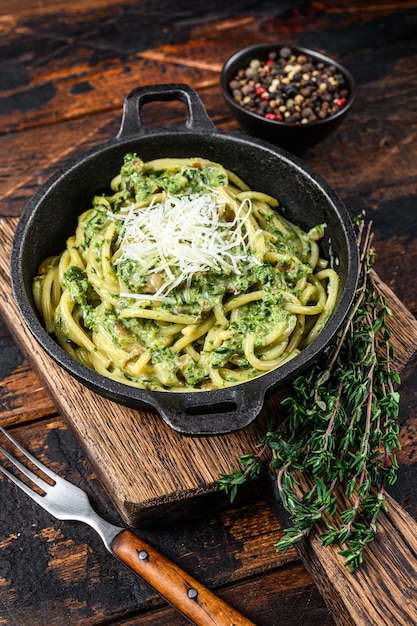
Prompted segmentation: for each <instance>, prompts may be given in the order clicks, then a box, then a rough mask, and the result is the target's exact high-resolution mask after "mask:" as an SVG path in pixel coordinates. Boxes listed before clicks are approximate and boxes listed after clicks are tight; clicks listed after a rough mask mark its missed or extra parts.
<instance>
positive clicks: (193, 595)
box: [187, 588, 198, 600]
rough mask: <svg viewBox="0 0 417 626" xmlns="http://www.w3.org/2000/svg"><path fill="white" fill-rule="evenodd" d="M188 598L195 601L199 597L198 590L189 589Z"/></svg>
mask: <svg viewBox="0 0 417 626" xmlns="http://www.w3.org/2000/svg"><path fill="white" fill-rule="evenodd" d="M187 595H188V597H189V598H190V600H195V599H196V597H197V596H198V591H197V589H192V588H191V589H189V590H188V592H187Z"/></svg>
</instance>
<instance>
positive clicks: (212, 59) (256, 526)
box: [0, 0, 417, 626]
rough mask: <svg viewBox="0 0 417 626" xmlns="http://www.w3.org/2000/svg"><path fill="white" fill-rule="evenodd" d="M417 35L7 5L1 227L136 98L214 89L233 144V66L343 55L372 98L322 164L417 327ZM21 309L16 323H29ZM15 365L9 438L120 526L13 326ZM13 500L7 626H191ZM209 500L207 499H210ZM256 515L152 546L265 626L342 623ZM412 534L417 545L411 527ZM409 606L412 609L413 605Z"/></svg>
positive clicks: (330, 19) (387, 16)
mask: <svg viewBox="0 0 417 626" xmlns="http://www.w3.org/2000/svg"><path fill="white" fill-rule="evenodd" d="M87 6H88V10H87V8H86V7H87ZM203 13H205V15H203ZM416 24H417V12H416V3H415V0H400V1H399V2H397V3H392V2H391V3H375V2H364V1H363V0H341V1H340V2H338V3H337V5H336V4H335V3H334V2H331V0H323V2H320V3H317V2H300V1H295V2H290V1H285V0H282V1H280V2H278V3H270V2H257V3H256V2H245V3H239V2H238V0H231V2H229V3H221V2H215V1H214V0H209V1H208V2H206V3H204V4H203V6H202V7H201V5H199V4H198V3H194V4H193V3H191V2H185V1H184V2H181V3H178V6H177V5H172V3H169V2H165V3H164V2H162V3H159V4H158V6H156V5H154V4H152V2H149V1H148V0H140V1H138V0H115V1H114V2H109V0H88V1H87V3H86V2H85V1H83V0H74V2H72V3H68V2H63V0H5V1H4V2H2V3H1V6H0V32H1V34H2V38H1V41H0V58H1V59H2V63H1V64H0V65H1V67H0V75H1V79H2V80H1V85H0V91H1V102H0V135H1V137H0V141H1V143H0V151H1V154H2V167H1V171H0V201H1V203H0V215H1V216H4V217H5V218H6V219H7V218H9V217H12V216H16V217H17V216H18V215H19V214H20V212H21V210H22V208H23V206H24V204H25V202H26V200H27V199H28V198H29V197H30V196H31V195H32V194H33V193H34V192H35V191H36V189H37V188H38V186H39V184H40V183H42V182H43V181H44V180H46V178H48V177H49V176H50V174H51V173H52V171H54V170H55V169H56V168H57V167H59V165H60V164H63V163H65V162H67V161H68V160H69V159H71V158H73V157H74V156H77V155H78V154H80V153H81V152H83V151H84V150H85V149H87V148H89V147H91V146H92V145H97V144H99V143H102V142H104V141H106V140H107V139H108V138H110V137H111V136H113V135H114V134H115V132H117V129H118V126H119V123H120V105H121V101H122V99H123V96H124V95H125V93H126V92H127V91H129V90H130V89H131V88H134V87H137V86H138V85H139V84H144V82H147V81H150V80H151V81H152V82H155V81H156V82H167V78H169V79H170V78H171V76H175V77H176V78H177V79H181V80H183V79H185V81H186V82H188V83H189V84H191V85H192V86H193V87H195V88H196V89H198V91H199V93H200V95H201V97H202V99H203V102H204V104H205V105H206V108H207V110H208V113H209V115H210V117H211V119H212V120H213V121H214V123H215V124H216V125H217V126H218V127H219V128H221V129H223V130H228V131H230V130H234V129H237V128H238V126H237V123H236V121H235V120H234V119H233V117H232V115H231V114H230V112H228V111H227V109H226V107H225V105H224V103H223V101H222V99H221V96H220V92H219V88H218V80H217V79H218V68H219V67H220V65H221V63H222V62H223V61H224V60H225V59H226V57H227V56H228V54H229V53H230V52H233V51H234V50H236V49H238V48H239V47H241V46H242V45H247V44H250V43H254V42H257V41H259V40H263V41H284V40H285V41H293V42H294V43H297V44H299V45H305V46H309V47H314V48H316V49H320V50H322V51H324V52H327V53H329V54H332V55H334V56H335V57H336V58H338V59H339V60H341V61H342V62H345V63H346V64H347V65H348V66H349V67H350V69H351V70H352V71H353V73H354V74H355V76H356V78H357V81H358V87H359V89H358V98H357V102H356V104H355V107H354V109H353V110H352V112H351V115H350V116H349V119H348V121H347V122H346V123H344V124H343V125H342V127H341V128H340V129H339V130H338V131H337V133H335V134H334V135H333V136H332V138H331V139H329V140H327V141H326V142H324V143H323V144H321V145H320V146H318V147H317V148H315V149H313V150H311V151H309V153H308V154H307V155H306V160H307V162H308V163H309V164H310V165H312V166H313V167H314V168H315V169H316V170H317V171H318V172H319V173H321V174H322V175H323V176H324V178H325V179H326V180H327V181H328V182H329V183H330V184H331V185H332V186H333V187H334V188H335V189H336V190H337V191H338V192H339V194H340V195H341V197H342V198H343V200H344V201H345V203H346V205H347V206H348V209H349V210H350V211H351V213H352V214H358V213H359V212H360V211H361V210H363V209H364V210H366V212H367V215H368V217H369V218H371V219H372V220H373V222H374V232H375V246H376V250H377V266H376V269H377V271H378V275H379V276H380V277H381V278H382V279H383V281H384V282H385V284H387V285H389V286H390V287H392V288H393V289H394V291H395V293H396V294H397V295H398V296H399V297H400V299H401V301H402V303H404V304H405V306H406V307H407V308H408V309H409V310H410V311H412V312H413V313H414V315H416V314H417V272H416V271H415V267H416V265H415V259H416V250H417V248H416V245H417V239H416V233H417V222H416V220H417V212H416V211H415V207H416V163H417V141H415V138H416V124H415V120H416V117H415V110H416V94H417V74H416V72H415V60H416V52H417V46H416V43H417V39H416V37H415V33H416ZM100 76H102V80H99V77H100ZM148 119H149V122H150V123H151V124H155V125H156V124H158V125H159V124H164V123H168V122H169V121H171V119H172V121H177V120H176V113H173V115H172V117H170V114H169V113H168V112H163V114H162V115H161V111H160V110H157V111H155V110H151V111H150V112H149V118H148ZM2 254H3V252H1V253H0V257H1V255H2ZM1 272H2V268H0V274H1ZM6 297H7V296H6ZM8 306H9V305H8V303H4V306H3V308H4V309H8ZM8 310H9V312H10V315H13V307H11V308H10V309H8ZM407 328H408V325H407V324H406V325H405V331H404V334H401V328H399V329H398V336H399V337H400V338H401V340H402V342H403V343H404V345H405V346H407V340H408V337H407V335H406V331H407ZM0 351H1V352H0V357H1V358H0V370H1V372H0V373H1V376H0V378H1V385H0V410H1V418H2V424H5V425H7V426H13V427H14V428H13V430H16V434H17V435H18V436H19V438H21V439H23V441H24V443H26V445H28V446H29V447H31V449H32V450H33V451H34V452H35V453H39V454H40V455H41V458H43V460H45V461H46V462H48V464H52V465H53V467H54V469H56V470H57V471H59V472H60V473H62V475H64V476H65V477H67V478H69V479H71V480H76V481H77V482H78V484H80V485H82V486H83V487H84V488H86V489H87V490H88V491H89V493H90V495H92V496H93V500H94V502H95V504H96V505H97V506H98V508H99V511H100V512H101V513H102V514H103V515H104V516H105V517H107V519H110V520H111V519H113V520H114V521H115V522H116V523H119V522H120V520H119V519H118V518H117V515H116V514H115V513H114V511H113V509H112V505H111V502H110V500H109V499H108V498H107V494H106V492H105V491H104V490H103V488H102V485H101V483H100V481H98V480H97V477H96V475H95V474H94V473H92V469H91V467H90V464H89V462H88V460H87V459H86V458H85V456H84V455H83V453H82V451H80V449H79V447H78V446H77V442H76V440H75V439H74V437H73V434H72V430H69V429H67V428H65V425H64V424H63V422H62V419H61V418H60V416H59V415H58V412H57V407H56V405H55V403H54V402H53V401H52V400H51V398H50V397H49V396H48V394H47V393H46V392H45V388H44V386H43V383H42V381H40V380H39V379H38V377H37V376H36V374H35V373H34V371H33V370H32V369H31V367H30V365H29V362H28V361H27V359H25V358H23V356H22V355H21V354H20V352H19V351H18V348H17V347H16V345H15V343H14V340H13V338H12V335H11V334H9V333H8V332H7V331H6V329H5V326H4V325H3V324H2V323H1V322H0ZM407 369H408V371H407V374H410V373H411V377H410V382H409V383H408V385H406V387H405V388H404V389H403V390H402V394H401V397H402V400H401V410H400V426H401V431H400V439H401V444H402V449H401V450H400V451H399V452H398V459H399V463H400V469H399V472H398V481H397V483H396V485H394V486H393V487H391V488H390V492H391V493H392V494H393V495H394V497H395V498H396V500H398V501H399V502H401V503H402V505H403V506H404V507H405V508H406V509H407V510H408V511H409V512H410V513H411V514H412V516H413V518H414V519H417V487H416V484H417V482H416V478H415V477H416V471H417V462H416V458H417V456H416V450H417V434H416V433H417V421H416V420H417V418H416V415H417V413H416V407H417V395H416V388H417V372H416V371H415V370H414V373H412V372H411V365H410V366H409V367H408V368H407ZM50 418H51V419H50ZM19 425H20V426H19ZM231 457H232V455H231ZM234 461H235V459H234V458H231V463H234ZM134 479H135V480H136V477H134ZM1 487H2V498H1V501H2V514H1V529H2V530H1V535H0V556H1V559H0V624H5V625H7V626H27V624H31V626H44V624H45V623H48V626H52V625H54V626H62V624H66V625H69V624H71V625H73V624H77V625H81V624H83V625H84V626H87V625H88V626H98V625H99V624H100V625H104V624H106V625H107V626H108V625H109V624H114V625H115V624H117V625H118V626H120V625H121V624H123V625H124V626H133V625H135V626H136V625H137V624H141V625H143V626H148V625H149V626H151V624H152V625H154V626H160V625H161V624H169V625H170V626H185V624H184V620H182V619H181V617H179V616H178V615H177V614H176V613H175V612H174V611H173V610H172V609H169V608H168V607H166V606H164V605H163V604H162V603H161V602H160V600H159V599H158V597H156V596H155V594H152V592H151V591H150V590H149V589H147V588H145V587H144V586H143V585H141V584H140V583H138V581H137V580H135V579H134V578H128V577H126V576H125V573H124V571H123V569H122V568H121V566H120V565H119V564H118V563H117V562H115V561H114V560H112V559H110V557H109V556H108V555H106V553H105V552H103V550H102V546H101V544H100V542H99V540H97V541H96V540H95V537H94V535H92V534H91V532H90V531H89V530H88V529H85V528H84V526H83V525H76V524H74V525H73V524H60V523H57V522H56V521H54V520H51V518H50V517H48V516H47V515H46V514H43V512H42V511H40V510H39V509H38V508H37V507H35V505H33V506H31V505H30V503H27V501H26V500H25V497H24V495H21V494H20V495H19V494H18V493H16V491H15V490H14V489H13V487H11V486H10V485H8V484H7V482H6V481H2V482H1ZM202 497H203V501H204V500H207V501H208V500H209V498H210V497H211V496H210V494H205V495H203V496H202ZM239 502H240V505H239V506H238V505H237V506H236V508H232V510H229V509H226V510H225V511H224V512H222V513H217V512H216V511H215V510H214V509H213V511H212V512H211V510H210V507H209V510H208V512H207V513H206V512H203V510H201V514H202V517H200V518H197V519H196V520H193V521H190V520H186V519H185V518H184V519H179V520H178V521H177V522H174V523H172V524H170V525H169V526H168V527H167V528H166V530H162V529H160V523H162V522H163V521H164V520H162V519H158V520H156V523H155V525H153V527H152V535H153V536H154V537H153V538H154V539H156V541H157V542H158V544H159V546H160V548H161V550H162V551H163V552H165V553H166V554H168V555H169V556H170V557H171V558H173V559H174V560H176V561H177V562H179V563H180V564H181V565H183V566H184V568H185V569H186V570H188V571H190V573H191V574H193V575H194V576H196V577H197V578H201V579H202V580H203V582H205V583H206V584H208V585H209V586H212V587H213V588H215V589H217V590H218V592H219V593H220V594H221V595H222V597H224V598H225V599H227V600H228V601H229V602H230V603H231V604H232V605H233V606H236V607H238V608H240V610H241V611H242V612H244V613H245V614H247V615H248V617H250V618H251V619H252V620H253V621H254V622H255V623H256V624H257V626H283V625H284V624H285V626H299V624H306V625H307V624H308V625H309V626H310V625H311V626H316V625H317V624H320V626H331V625H332V624H333V625H334V620H333V619H332V617H331V616H330V614H329V611H328V609H326V606H325V605H324V602H323V600H322V598H321V596H320V594H319V593H318V591H317V587H316V585H315V584H314V583H313V580H312V578H311V576H310V575H309V574H308V573H307V571H306V569H305V567H303V566H302V565H301V563H300V561H299V559H298V557H297V555H296V553H295V551H293V552H291V554H287V555H285V558H284V557H283V556H282V555H276V554H275V549H274V547H273V544H274V543H275V542H276V541H277V540H278V539H279V537H280V535H281V532H282V531H281V529H280V525H279V524H278V523H276V522H275V521H274V517H273V516H272V514H271V513H270V512H268V510H267V508H266V507H265V505H264V504H263V503H262V502H256V501H255V503H254V502H253V501H252V499H250V500H247V499H246V498H245V497H243V498H242V499H239ZM242 503H243V504H242ZM393 507H396V503H395V502H394V503H393ZM392 511H393V508H392V507H390V513H391V514H392ZM401 513H403V509H401ZM384 523H385V522H384ZM405 525H406V528H410V529H411V532H412V533H415V529H414V526H413V525H409V520H408V518H407V516H406V520H405ZM393 526H394V527H395V528H397V527H398V523H395V524H393ZM384 542H387V544H386V545H385V543H384ZM394 545H396V544H395V543H392V542H391V536H390V534H389V533H385V532H384V533H383V542H382V543H379V542H377V544H375V547H377V549H378V550H380V551H381V555H380V556H381V563H384V560H383V556H384V552H385V551H388V552H389V553H390V554H392V555H393V558H396V559H397V562H398V551H397V548H396V551H395V552H394V553H392V552H390V550H391V546H394ZM311 549H312V552H310V553H308V552H307V554H306V557H305V563H306V565H307V566H308V568H310V567H311V565H312V564H313V565H314V564H316V565H317V563H318V564H320V563H321V557H320V553H319V551H317V550H316V548H314V549H313V548H311ZM326 554H327V553H326ZM404 554H405V555H407V554H408V555H409V553H407V552H404ZM403 556H404V555H403ZM410 558H411V557H410ZM316 559H317V561H316ZM376 565H377V563H376V562H375V560H374V559H373V560H372V568H368V569H367V572H366V573H367V575H369V576H371V578H370V582H372V583H373V584H371V585H369V586H368V587H366V590H367V593H368V598H367V600H368V603H370V604H372V598H374V601H375V603H378V602H379V598H380V597H381V596H382V597H383V602H385V601H386V598H385V596H386V595H388V598H390V594H391V593H392V591H393V588H392V585H391V584H388V585H386V586H384V584H383V582H384V581H383V579H382V578H381V577H378V569H377V567H376V568H375V570H374V569H373V568H374V566H376ZM402 567H404V571H408V570H407V568H408V567H409V564H407V563H406V562H405V561H404V562H403V563H402ZM412 567H414V565H413V566H412ZM322 569H323V570H324V572H325V573H324V574H323V577H322V578H321V577H320V575H319V572H318V571H317V572H314V573H313V576H314V579H315V580H316V582H317V585H318V587H319V588H320V590H321V591H322V592H323V594H324V596H325V597H326V601H327V603H328V606H329V608H330V609H331V611H332V613H333V615H334V616H335V620H341V619H342V618H343V607H346V611H345V615H346V616H348V617H346V619H348V618H349V619H350V621H351V622H352V621H355V620H356V619H358V616H357V615H355V613H352V610H353V608H352V607H351V608H349V603H348V599H346V597H345V598H344V603H345V604H343V603H342V604H341V603H340V597H339V604H338V596H337V589H336V584H335V585H334V587H333V586H331V585H330V587H329V591H330V593H326V591H327V585H328V584H329V581H328V579H326V576H329V573H330V575H331V574H332V572H333V574H334V569H333V570H332V569H331V567H330V565H329V563H327V564H325V566H323V568H322ZM389 569H390V568H389ZM326 572H327V574H326ZM383 573H384V572H382V574H383ZM372 576H373V577H372ZM345 579H346V572H344V571H343V569H342V570H340V571H339V570H338V583H337V585H338V586H339V588H341V590H342V592H343V591H344V589H346V590H348V589H349V590H350V589H351V586H352V584H353V582H352V581H351V580H350V577H349V576H348V577H347V580H345ZM407 589H409V588H408V587H407V585H406V592H407ZM397 598H398V596H397ZM391 599H392V598H391ZM360 600H361V602H364V601H365V600H366V598H363V597H362V598H361V599H360ZM402 601H403V602H404V604H406V603H407V602H408V598H407V595H406V593H404V595H403V597H402ZM351 602H352V603H355V602H357V598H356V597H355V596H353V597H352V598H351ZM363 606H364V607H366V610H368V609H369V606H367V605H366V603H365V604H363ZM371 609H372V610H369V616H372V618H374V617H375V615H374V613H373V610H374V608H373V607H371ZM391 610H392V608H391ZM363 615H364V616H365V617H366V611H365V612H364V614H363ZM391 617H392V615H391V614H390V612H389V611H388V612H387V615H386V618H385V619H386V620H387V624H389V625H390V626H391V624H393V623H396V621H394V619H392V620H391V621H390V619H391ZM363 618H364V617H363ZM395 619H398V616H396V618H395ZM401 622H402V623H405V624H407V626H408V625H409V624H411V623H413V622H414V623H415V620H414V618H411V619H408V620H405V618H404V617H402V618H401ZM340 623H342V622H340ZM374 623H375V622H374ZM376 623H377V624H378V626H379V621H378V622H376ZM380 623H384V621H382V622H380ZM373 626H374V625H373Z"/></svg>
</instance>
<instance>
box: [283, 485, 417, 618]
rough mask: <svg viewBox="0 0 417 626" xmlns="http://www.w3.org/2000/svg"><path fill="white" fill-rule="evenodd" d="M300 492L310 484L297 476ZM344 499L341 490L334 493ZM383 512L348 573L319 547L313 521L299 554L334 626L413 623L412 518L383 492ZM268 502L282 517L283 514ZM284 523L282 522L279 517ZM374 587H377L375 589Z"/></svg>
mask: <svg viewBox="0 0 417 626" xmlns="http://www.w3.org/2000/svg"><path fill="white" fill-rule="evenodd" d="M297 478H298V481H299V487H300V494H301V492H302V493H304V492H305V491H307V490H308V489H309V488H311V486H312V484H311V483H310V481H309V480H307V479H306V478H305V476H304V475H302V474H299V475H298V477H297ZM339 497H340V498H344V496H343V494H342V493H341V494H340V495H339ZM386 497H387V507H388V511H387V512H386V513H382V514H381V515H380V517H379V518H378V534H377V537H376V539H375V540H374V541H373V542H372V543H371V544H370V545H369V546H368V547H367V549H366V551H365V554H364V563H363V564H362V566H361V567H360V568H359V569H358V570H356V572H355V573H354V574H350V573H349V570H348V569H347V568H346V567H345V565H344V562H343V558H342V557H341V556H340V554H339V551H340V550H341V549H342V548H343V546H339V545H331V546H329V547H326V548H325V547H323V545H322V544H321V541H320V534H321V533H322V532H324V531H325V530H326V528H325V525H324V523H322V522H320V523H318V524H316V525H315V529H314V531H313V532H312V534H311V535H310V536H309V538H308V540H306V541H303V542H302V544H301V545H300V546H299V554H300V556H301V559H302V561H303V563H304V564H305V566H306V568H307V570H308V571H309V572H310V574H311V576H312V578H313V579H314V580H315V582H316V584H317V586H318V588H319V589H320V591H321V593H322V594H323V597H324V598H325V599H326V602H327V604H328V606H329V607H330V610H331V613H332V615H333V618H334V620H335V622H336V624H337V626H374V625H375V624H378V626H392V624H401V625H404V626H405V625H406V624H415V623H417V596H416V593H415V590H416V585H417V523H416V522H415V520H414V519H413V518H412V517H411V516H410V515H408V514H407V513H406V512H405V511H404V509H402V507H400V506H399V504H398V503H397V502H396V501H395V500H393V499H392V498H391V497H390V496H389V494H386ZM276 503H277V501H275V503H274V504H273V505H272V506H273V507H274V508H275V510H276V511H277V515H278V517H279V518H280V519H281V520H282V521H283V522H284V520H285V518H286V513H285V512H284V511H283V510H282V509H279V507H278V508H277V507H276ZM284 523H285V522H284ZM376 590H378V592H376Z"/></svg>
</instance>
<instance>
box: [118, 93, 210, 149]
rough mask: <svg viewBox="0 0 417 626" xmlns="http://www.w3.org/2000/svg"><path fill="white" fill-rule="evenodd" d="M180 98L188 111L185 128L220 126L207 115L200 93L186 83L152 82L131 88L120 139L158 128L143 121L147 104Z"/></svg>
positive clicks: (125, 102)
mask: <svg viewBox="0 0 417 626" xmlns="http://www.w3.org/2000/svg"><path fill="white" fill-rule="evenodd" d="M173 100H179V101H180V102H183V103H184V104H185V105H186V107H187V110H188V119H187V120H186V122H185V128H186V129H187V130H190V131H192V132H213V131H216V130H217V129H216V127H215V125H214V124H213V122H212V121H211V120H210V118H209V116H208V115H207V112H206V109H205V107H204V105H203V103H202V101H201V99H200V96H199V95H198V94H197V92H196V91H195V90H194V89H193V88H192V87H190V86H189V85H185V84H182V83H168V84H163V85H148V86H144V87H138V88H136V89H134V90H133V91H131V92H130V93H129V94H128V95H127V96H126V97H125V100H124V103H123V114H122V122H121V125H120V129H119V132H118V134H117V136H116V139H123V138H125V137H130V136H132V135H133V136H140V135H146V134H147V133H149V132H151V133H152V132H155V130H154V129H153V130H147V129H146V126H145V125H144V124H143V122H142V117H141V111H142V107H143V105H144V104H147V103H149V102H158V101H165V102H169V101H173Z"/></svg>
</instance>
